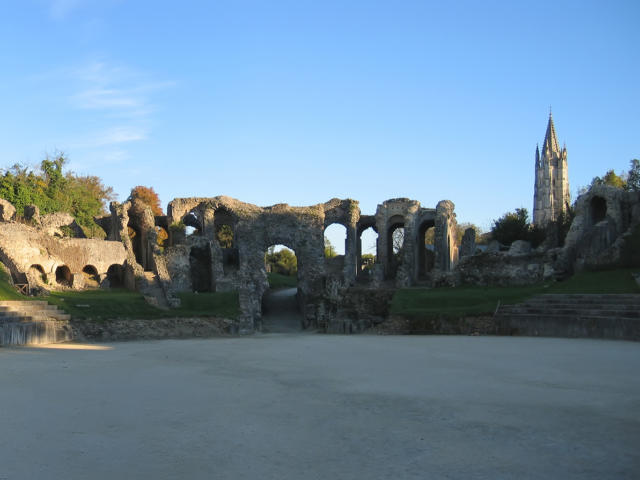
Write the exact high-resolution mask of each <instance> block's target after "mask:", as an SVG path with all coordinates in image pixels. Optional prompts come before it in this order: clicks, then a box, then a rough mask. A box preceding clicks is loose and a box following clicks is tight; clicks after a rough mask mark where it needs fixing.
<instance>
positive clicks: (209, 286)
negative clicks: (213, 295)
mask: <svg viewBox="0 0 640 480" xmlns="http://www.w3.org/2000/svg"><path fill="white" fill-rule="evenodd" d="M189 266H190V270H191V289H192V290H193V291H194V292H196V293H204V292H213V291H214V290H215V289H214V288H213V282H212V275H211V248H210V247H209V244H208V243H203V244H200V245H193V246H192V247H191V249H190V250H189Z"/></svg>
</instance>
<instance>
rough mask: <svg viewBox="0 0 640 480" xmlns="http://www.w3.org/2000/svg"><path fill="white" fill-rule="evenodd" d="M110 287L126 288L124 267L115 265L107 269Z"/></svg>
mask: <svg viewBox="0 0 640 480" xmlns="http://www.w3.org/2000/svg"><path fill="white" fill-rule="evenodd" d="M107 280H108V282H109V287H111V288H122V287H123V286H124V271H123V268H122V265H118V264H116V263H114V264H113V265H111V266H109V268H108V269H107Z"/></svg>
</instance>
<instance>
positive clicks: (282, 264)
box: [264, 247, 298, 275]
mask: <svg viewBox="0 0 640 480" xmlns="http://www.w3.org/2000/svg"><path fill="white" fill-rule="evenodd" d="M264 261H265V264H266V265H269V267H270V269H271V271H272V272H274V273H279V274H281V275H297V273H298V259H297V258H296V255H295V253H293V251H291V250H289V249H288V248H283V249H281V250H278V251H277V252H276V251H275V247H269V249H268V250H267V253H266V254H265V256H264Z"/></svg>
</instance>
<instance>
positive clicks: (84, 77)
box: [33, 59, 173, 163]
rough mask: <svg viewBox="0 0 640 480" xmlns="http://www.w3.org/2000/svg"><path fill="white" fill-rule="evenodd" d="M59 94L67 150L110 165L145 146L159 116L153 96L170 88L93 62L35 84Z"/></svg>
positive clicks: (38, 79)
mask: <svg viewBox="0 0 640 480" xmlns="http://www.w3.org/2000/svg"><path fill="white" fill-rule="evenodd" d="M33 80H34V81H36V82H37V83H38V84H39V85H42V84H46V85H47V88H52V85H55V86H54V87H53V88H54V90H55V89H57V90H58V91H59V92H60V93H61V95H60V96H57V95H53V97H57V98H60V99H62V105H61V107H62V108H66V109H69V112H68V113H67V114H66V115H61V120H62V119H68V120H63V121H65V123H67V124H68V126H67V128H68V132H69V134H70V138H69V139H68V141H67V142H66V146H65V148H68V149H69V150H70V151H73V150H75V151H80V152H79V153H80V154H81V155H82V156H83V157H85V158H96V157H98V156H101V155H102V156H104V158H105V161H107V162H108V163H117V162H119V161H121V159H123V158H128V155H129V154H128V152H127V151H126V149H127V148H128V146H131V145H132V144H133V143H135V142H142V141H145V140H147V139H148V138H149V137H150V136H151V135H152V126H153V123H154V119H155V117H156V115H155V114H156V112H157V111H158V110H159V104H158V97H157V93H158V92H160V91H162V90H164V89H167V88H169V87H171V86H172V85H173V83H172V82H166V81H157V80H156V79H154V78H152V77H151V75H149V74H147V73H145V72H141V71H139V70H136V69H134V68H131V67H129V66H125V65H118V64H115V63H113V62H109V61H106V60H95V59H94V60H91V61H89V62H86V63H84V64H82V65H80V66H76V67H74V68H61V69H57V70H55V71H50V72H47V73H45V74H41V75H38V76H36V77H34V78H33Z"/></svg>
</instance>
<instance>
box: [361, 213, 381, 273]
mask: <svg viewBox="0 0 640 480" xmlns="http://www.w3.org/2000/svg"><path fill="white" fill-rule="evenodd" d="M377 255H378V232H377V231H376V229H375V226H374V225H372V226H369V227H367V228H365V229H364V230H362V231H361V232H360V235H359V236H358V276H357V278H358V281H360V282H368V281H370V280H371V273H372V271H373V266H374V265H375V263H376V261H377Z"/></svg>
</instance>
